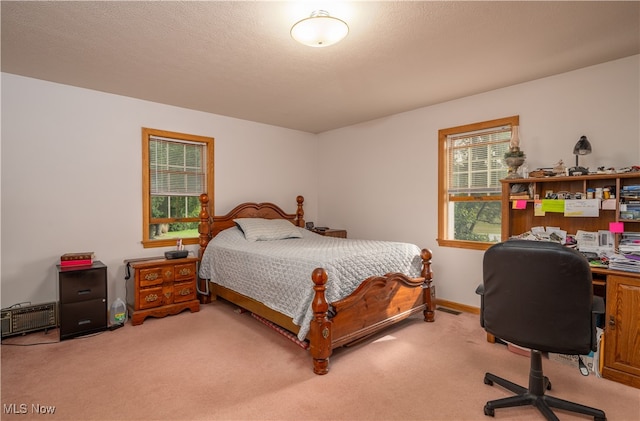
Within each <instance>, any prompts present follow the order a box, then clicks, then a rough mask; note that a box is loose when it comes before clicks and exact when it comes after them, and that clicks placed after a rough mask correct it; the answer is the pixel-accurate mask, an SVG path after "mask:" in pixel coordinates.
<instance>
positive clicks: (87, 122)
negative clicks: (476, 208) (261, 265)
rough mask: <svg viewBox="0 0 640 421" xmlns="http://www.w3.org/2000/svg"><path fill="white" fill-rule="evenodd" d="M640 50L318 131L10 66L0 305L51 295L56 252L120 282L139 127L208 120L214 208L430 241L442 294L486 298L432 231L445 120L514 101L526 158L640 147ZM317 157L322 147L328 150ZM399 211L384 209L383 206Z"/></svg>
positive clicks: (473, 256)
mask: <svg viewBox="0 0 640 421" xmlns="http://www.w3.org/2000/svg"><path fill="white" fill-rule="evenodd" d="M639 64H640V56H634V57H630V58H626V59H622V60H617V61H613V62H609V63H604V64H602V65H598V66H593V67H589V68H585V69H581V70H578V71H574V72H570V73H566V74H562V75H557V76H554V77H550V78H545V79H540V80H537V81H533V82H529V83H525V84H521V85H517V86H513V87H509V88H505V89H500V90H495V91H491V92H487V93H484V94H480V95H476V96H472V97H467V98H462V99H459V100H456V101H451V102H447V103H443V104H439V105H435V106H431V107H425V108H421V109H418V110H414V111H410V112H406V113H402V114H398V115H394V116H389V117H387V118H382V119H378V120H375V121H371V122H367V123H363V124H359V125H355V126H350V127H346V128H343V129H339V130H334V131H331V132H327V133H323V134H321V135H317V136H316V135H311V134H308V133H303V132H297V131H292V130H286V129H282V128H278V127H273V126H268V125H263V124H258V123H253V122H248V121H242V120H237V119H231V118H227V117H222V116H217V115H212V114H207V113H201V112H196V111H191V110H185V109H181V108H176V107H169V106H165V105H161V104H155V103H150V102H145V101H139V100H134V99H131V98H125V97H121V96H116V95H110V94H104V93H100V92H95V91H89V90H85V89H78V88H73V87H70V86H64V85H58V84H53V83H49V82H44V81H39V80H35V79H29V78H23V77H19V76H14V75H10V74H4V73H3V74H2V155H1V159H2V174H1V177H2V178H1V182H2V195H1V206H2V221H1V226H0V228H1V230H2V231H1V235H2V245H1V247H2V249H1V255H2V257H1V262H0V264H1V276H2V279H1V293H2V297H1V301H2V307H6V306H8V305H11V304H14V303H16V302H20V301H32V302H34V303H39V302H44V301H49V300H54V299H55V298H56V285H55V284H56V272H55V263H56V261H57V258H58V257H59V255H60V254H62V253H64V252H67V251H83V250H93V251H95V252H96V253H97V256H98V258H99V259H101V260H102V261H104V262H105V263H106V264H107V265H108V266H109V271H108V273H109V297H110V299H114V298H115V297H116V296H117V295H120V296H122V295H123V294H124V281H123V276H124V265H123V264H122V261H123V259H125V258H131V257H140V256H156V255H161V254H162V252H164V250H163V249H146V250H145V249H143V248H142V246H141V245H140V240H141V236H142V227H141V219H142V218H141V213H142V209H141V192H142V187H141V173H140V171H141V168H140V161H141V134H140V128H141V127H152V128H157V129H164V130H170V131H177V132H184V133H191V134H196V135H203V136H213V137H215V139H216V141H215V142H216V143H215V165H216V166H215V171H216V174H215V177H216V179H215V185H216V197H215V200H216V203H215V208H216V209H215V213H216V214H222V213H226V212H227V211H229V210H230V209H231V208H232V207H233V206H235V205H236V204H237V203H239V202H242V201H272V202H275V203H278V204H282V206H283V207H285V208H287V210H289V209H290V210H291V211H293V210H294V209H295V196H296V195H297V194H303V195H304V196H305V211H306V214H305V217H306V219H307V220H309V221H314V222H316V224H318V225H328V226H331V227H335V228H345V229H347V230H348V231H349V236H350V237H353V238H375V239H385V240H397V241H407V242H412V243H415V244H418V245H420V246H421V247H428V248H430V249H432V250H433V253H434V258H433V262H434V265H433V268H434V280H435V281H436V284H437V295H438V297H440V298H443V299H446V300H449V301H454V302H459V303H463V304H467V305H472V306H477V305H478V304H479V300H478V297H477V296H476V295H475V293H474V290H475V287H476V285H477V284H478V283H479V282H480V281H481V259H482V252H480V251H472V250H462V249H452V248H441V247H438V245H437V242H436V236H437V197H436V193H437V171H438V168H437V133H438V130H439V129H442V128H447V127H453V126H458V125H462V124H467V123H473V122H478V121H484V120H489V119H494V118H499V117H505V116H510V115H515V114H519V115H520V122H521V146H522V148H523V150H524V151H525V152H526V153H527V156H528V164H529V167H530V168H535V167H539V166H551V165H553V164H554V163H555V162H557V161H558V160H559V159H563V160H564V162H565V163H567V164H568V165H572V163H573V162H574V161H575V158H574V156H573V155H572V153H571V152H572V149H573V145H574V144H575V142H576V141H577V140H578V138H579V137H580V136H581V135H583V134H584V135H587V136H588V137H589V139H590V141H591V143H592V145H593V148H594V152H593V154H591V155H589V156H586V157H584V158H583V159H582V160H581V163H582V164H584V165H585V166H591V167H597V166H600V165H604V166H616V167H620V166H626V165H636V164H639V163H640V121H639V115H640V83H639V80H640V65H639ZM319 157H322V159H319ZM390 216H391V219H390Z"/></svg>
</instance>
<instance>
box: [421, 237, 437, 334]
mask: <svg viewBox="0 0 640 421" xmlns="http://www.w3.org/2000/svg"><path fill="white" fill-rule="evenodd" d="M431 257H433V253H431V250H429V249H422V251H421V252H420V258H422V272H421V273H420V276H421V277H423V278H424V289H423V294H424V302H425V304H426V305H425V309H424V321H425V322H433V321H434V320H435V318H436V286H435V285H433V284H432V283H431V282H432V278H433V272H432V271H431Z"/></svg>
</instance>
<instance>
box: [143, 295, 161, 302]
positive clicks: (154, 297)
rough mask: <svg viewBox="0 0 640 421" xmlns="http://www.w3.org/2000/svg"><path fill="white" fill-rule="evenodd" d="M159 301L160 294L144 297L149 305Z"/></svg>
mask: <svg viewBox="0 0 640 421" xmlns="http://www.w3.org/2000/svg"><path fill="white" fill-rule="evenodd" d="M157 299H158V294H149V295H147V296H146V297H144V300H145V301H146V302H148V303H152V302H154V301H156V300H157Z"/></svg>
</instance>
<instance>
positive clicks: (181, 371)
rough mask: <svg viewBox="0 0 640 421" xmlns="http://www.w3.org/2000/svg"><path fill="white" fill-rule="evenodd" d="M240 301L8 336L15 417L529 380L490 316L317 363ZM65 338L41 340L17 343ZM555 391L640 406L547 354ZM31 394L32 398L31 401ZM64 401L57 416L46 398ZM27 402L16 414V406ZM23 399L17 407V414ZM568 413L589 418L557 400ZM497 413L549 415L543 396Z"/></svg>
mask: <svg viewBox="0 0 640 421" xmlns="http://www.w3.org/2000/svg"><path fill="white" fill-rule="evenodd" d="M233 310H234V308H233V306H231V305H230V304H228V303H224V302H216V303H214V304H210V305H205V306H202V309H201V311H200V312H199V313H189V312H188V311H187V312H183V313H181V314H179V315H176V316H170V317H166V318H163V319H153V318H149V319H147V320H146V321H145V322H144V324H143V325H140V326H131V325H130V324H127V325H126V326H125V327H123V328H121V329H118V330H115V331H113V332H110V331H107V332H103V333H101V334H97V335H94V336H89V337H83V338H80V339H72V340H67V341H63V342H57V340H58V334H57V331H52V332H49V334H47V335H45V334H43V333H41V332H39V333H34V334H30V335H26V336H20V337H14V338H9V339H6V340H4V341H3V345H2V348H1V351H2V405H3V409H2V417H1V418H2V419H3V420H5V419H6V420H31V419H38V420H43V419H52V420H490V419H491V418H490V417H486V416H485V415H484V413H483V406H484V403H485V401H487V400H489V399H496V398H500V397H504V396H508V395H509V393H508V392H506V391H505V390H504V389H502V388H500V387H499V386H494V387H491V386H487V385H485V384H484V383H483V376H484V373H485V371H490V372H493V373H495V374H497V375H499V376H503V377H507V378H509V379H511V380H512V381H515V382H517V383H519V384H522V385H526V384H527V382H528V379H527V375H528V369H529V360H528V358H526V357H523V356H520V355H517V354H514V353H511V352H509V351H508V350H507V349H506V347H504V346H503V345H497V344H489V343H487V342H486V341H485V334H484V331H483V330H482V329H481V327H480V326H479V324H478V319H477V316H475V315H471V314H461V315H453V314H449V313H445V312H441V311H438V312H437V314H436V317H437V320H436V322H435V323H424V322H422V321H421V320H420V319H419V318H415V319H411V320H409V321H407V322H405V323H403V324H402V326H400V327H398V328H392V329H391V330H388V331H387V332H385V334H382V335H379V336H377V337H375V338H372V339H370V340H369V341H366V342H363V343H361V344H359V345H357V346H354V347H350V348H342V349H340V350H338V351H337V352H335V353H334V356H333V357H332V359H331V364H330V370H331V371H330V372H329V374H327V375H326V376H317V375H315V374H313V372H312V369H311V359H310V356H309V355H308V353H307V352H306V351H304V350H302V349H301V348H299V347H298V346H297V345H295V344H294V343H292V342H289V341H288V340H286V339H284V338H283V337H281V336H280V335H278V334H277V333H275V332H274V331H272V330H270V329H269V328H267V327H265V326H264V325H262V324H261V323H260V322H258V321H257V320H255V319H253V318H252V317H251V316H250V315H249V314H246V313H245V314H238V313H236V312H234V311H233ZM45 341H53V342H56V343H53V344H48V345H34V346H10V345H8V344H10V343H13V344H18V343H22V344H27V343H37V342H45ZM543 364H544V370H545V374H546V375H547V376H549V377H550V378H551V381H552V384H553V390H552V391H551V392H550V394H552V395H555V396H560V397H562V398H564V399H568V400H575V401H578V402H581V403H585V404H588V405H591V406H594V407H597V408H600V409H603V410H604V411H605V412H606V414H607V417H608V420H610V421H616V420H624V421H632V420H639V419H640V390H639V389H634V388H631V387H628V386H624V385H621V384H618V383H615V382H611V381H609V380H605V379H600V378H596V377H595V376H589V377H583V376H582V375H580V373H579V371H578V369H577V368H573V367H569V366H566V365H564V364H562V363H559V362H556V361H549V360H544V362H543ZM22 405H24V406H22ZM38 405H40V407H39V408H40V410H47V409H48V408H49V407H55V412H54V414H53V415H51V414H49V415H44V414H38V413H36V412H37V409H38ZM23 410H24V412H26V413H25V414H16V412H23ZM10 412H13V413H10ZM557 413H558V416H559V418H560V419H561V420H586V419H589V418H588V417H584V416H580V415H574V414H570V413H566V412H562V411H558V412H557ZM495 419H496V420H501V419H502V420H507V419H510V420H543V417H542V415H541V414H540V413H539V412H538V411H537V410H536V409H534V408H531V407H520V408H512V409H502V410H496V414H495Z"/></svg>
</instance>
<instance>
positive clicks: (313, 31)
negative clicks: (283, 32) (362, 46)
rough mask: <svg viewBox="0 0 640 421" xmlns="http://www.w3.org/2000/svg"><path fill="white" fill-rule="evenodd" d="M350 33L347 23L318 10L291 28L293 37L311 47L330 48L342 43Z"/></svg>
mask: <svg viewBox="0 0 640 421" xmlns="http://www.w3.org/2000/svg"><path fill="white" fill-rule="evenodd" d="M348 33H349V26H348V25H347V24H346V22H344V21H343V20H340V19H338V18H334V17H332V16H329V13H328V12H326V11H324V10H316V11H315V12H313V13H311V16H310V17H308V18H306V19H302V20H301V21H299V22H297V23H296V24H295V25H293V27H291V37H292V38H293V39H295V40H296V41H298V42H299V43H301V44H304V45H308V46H309V47H328V46H330V45H333V44H336V43H337V42H340V41H342V39H343V38H344V37H346V36H347V34H348Z"/></svg>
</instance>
